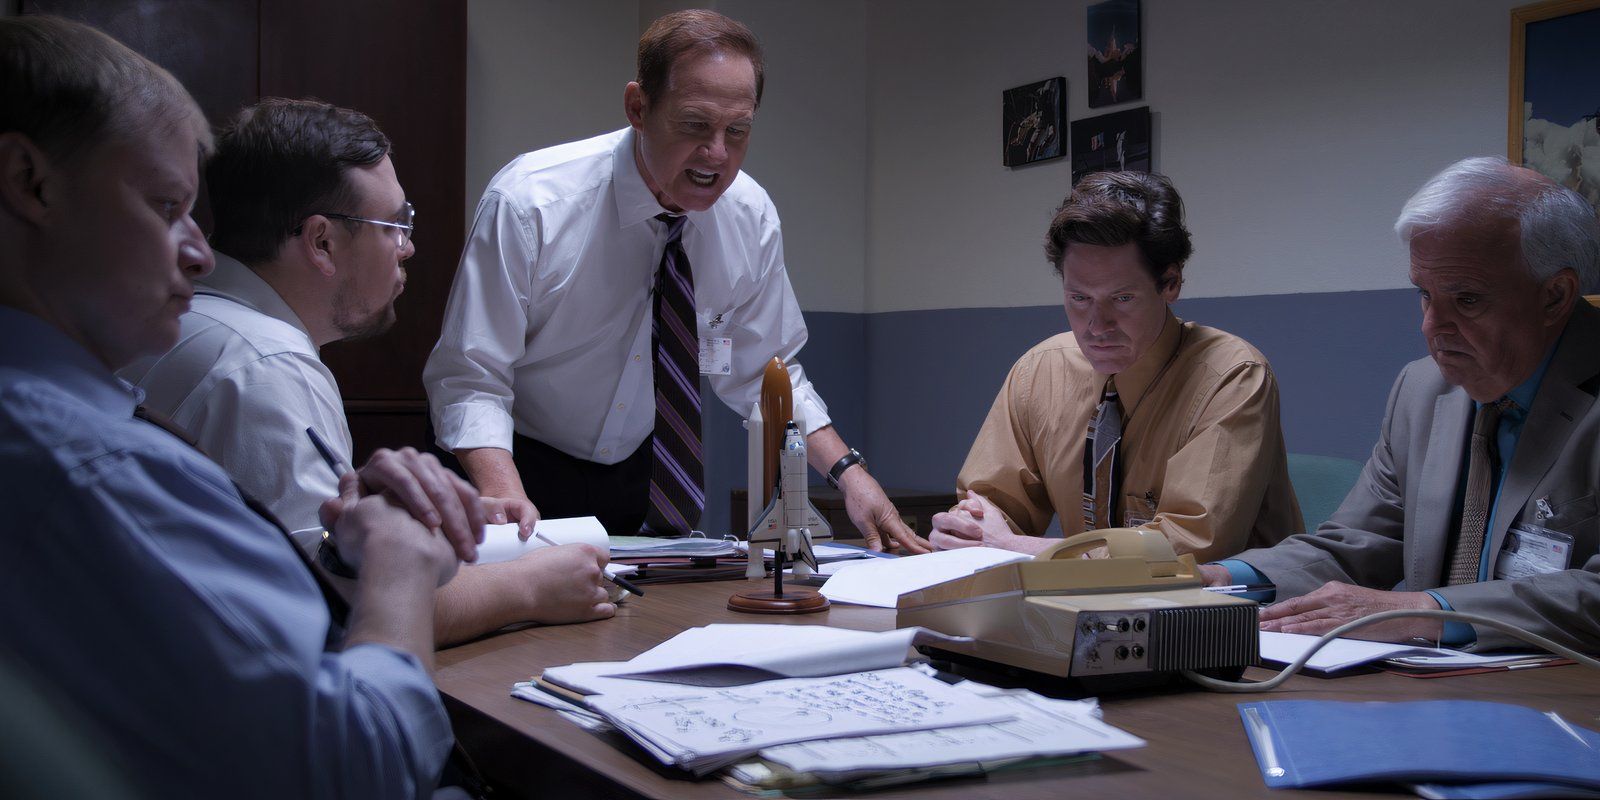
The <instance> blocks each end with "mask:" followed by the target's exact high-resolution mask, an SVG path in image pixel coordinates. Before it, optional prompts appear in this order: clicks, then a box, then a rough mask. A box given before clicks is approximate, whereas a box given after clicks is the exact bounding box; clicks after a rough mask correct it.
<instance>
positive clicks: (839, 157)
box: [467, 0, 1523, 312]
mask: <svg viewBox="0 0 1600 800" xmlns="http://www.w3.org/2000/svg"><path fill="white" fill-rule="evenodd" d="M1088 2H1089V0H1072V2H1060V0H993V1H992V2H985V3H976V2H953V1H952V2H930V1H929V0H871V1H870V2H868V1H867V0H815V1H814V2H808V3H789V2H779V0H718V2H711V3H702V5H710V6H712V7H715V8H717V9H718V10H720V11H722V12H724V13H727V14H729V15H730V16H733V17H735V18H737V19H740V20H742V21H744V22H745V23H746V24H748V25H750V26H751V28H752V29H753V30H754V31H755V32H756V34H757V35H758V36H760V37H761V39H762V41H763V43H764V45H765V46H766V49H767V56H768V62H769V63H768V82H767V94H766V98H765V101H764V103H763V105H762V108H761V111H760V114H759V115H758V119H757V126H756V134H755V139H754V140H753V143H752V147H751V152H750V156H749V158H748V159H747V160H746V163H745V166H746V169H747V171H749V172H750V173H751V174H752V175H754V176H755V177H756V178H757V179H758V180H759V181H761V183H762V184H763V185H764V186H766V187H767V189H768V190H769V191H770V192H771V194H772V196H773V198H774V200H775V201H776V202H777V204H778V208H779V211H780V212H781V213H782V215H783V220H784V234H785V243H786V248H787V255H788V262H789V265H790V274H791V279H792V281H793V283H794V286H795V291H796V294H797V295H798V296H799V298H800V302H801V305H802V307H804V308H806V309H807V310H819V311H847V312H863V311H865V312H880V311H900V310H916V309H936V308H964V307H985V306H1037V305H1047V304H1052V303H1054V302H1056V294H1057V293H1058V291H1059V289H1058V285H1057V283H1056V281H1055V278H1054V276H1053V275H1052V274H1051V272H1050V270H1049V267H1048V266H1047V265H1046V264H1045V263H1044V260H1043V256H1042V252H1041V249H1040V242H1041V240H1042V237H1043V234H1044V230H1045V227H1046V225H1047V224H1048V222H1049V218H1050V212H1051V211H1052V209H1053V208H1054V207H1055V205H1056V204H1057V203H1059V202H1060V200H1061V198H1062V196H1063V195H1065V194H1066V192H1067V190H1068V188H1069V182H1070V175H1071V169H1070V165H1069V163H1068V160H1067V159H1065V158H1063V159H1059V160H1056V161H1051V162H1044V163H1042V164H1035V165H1031V166H1028V167H1023V168H1018V169H1006V168H1005V167H1002V166H1001V165H1000V142H999V139H1000V118H999V117H1000V93H1001V91H1003V90H1004V89H1006V88H1009V87H1012V86H1017V85H1020V84H1024V83H1028V82H1031V81H1035V80H1040V79H1043V78H1047V77H1051V76H1055V75H1062V76H1065V77H1066V78H1067V97H1068V116H1069V118H1070V119H1081V118H1084V117H1087V116H1091V112H1090V110H1089V109H1088V107H1087V105H1086V103H1085V93H1084V91H1083V87H1082V82H1083V73H1084V65H1083V59H1084V55H1083V53H1084V38H1085V34H1084V9H1085V7H1086V6H1087V5H1088ZM1521 2H1523V0H1408V1H1407V2H1387V1H1385V0H1296V2H1282V1H1281V0H1215V1H1214V2H1205V3H1198V2H1193V1H1192V0H1145V2H1144V32H1143V44H1144V46H1145V48H1146V59H1147V60H1146V69H1145V74H1146V87H1145V98H1144V100H1143V101H1141V102H1143V103H1147V104H1149V105H1150V106H1151V108H1152V109H1153V111H1154V112H1155V139H1156V142H1155V166H1156V168H1157V169H1158V170H1160V171H1163V172H1166V173H1167V174H1168V175H1170V176H1171V177H1172V178H1173V180H1174V182H1176V184H1177V185H1178V188H1179V190H1180V191H1181V192H1182V193H1183V195H1184V197H1185V199H1186V201H1187V203H1188V208H1189V220H1190V227H1191V229H1192V230H1193V232H1194V234H1195V244H1196V254H1195V257H1194V259H1193V260H1192V261H1191V262H1190V269H1189V274H1188V284H1187V286H1186V290H1185V291H1186V293H1187V294H1188V296H1191V297H1207V296H1238V295H1257V294H1285V293H1297V292H1319V291H1354V290H1364V289H1389V288H1400V287H1404V286H1405V285H1407V284H1406V279H1405V275H1404V270H1403V266H1404V252H1403V250H1402V248H1401V247H1400V245H1399V244H1398V243H1397V242H1396V241H1395V240H1394V237H1393V235H1392V234H1391V233H1390V223H1391V221H1392V219H1393V216H1394V214H1395V213H1396V212H1397V211H1398V209H1399V207H1400V205H1401V203H1402V202H1403V201H1404V199H1405V198H1406V197H1407V196H1408V195H1409V194H1410V192H1411V191H1412V190H1413V189H1414V188H1415V187H1416V186H1417V185H1419V184H1420V183H1421V182H1422V181H1423V180H1424V179H1426V177H1427V176H1428V175H1430V174H1432V173H1433V172H1434V171H1436V170H1437V169H1439V168H1440V167H1442V166H1444V165H1445V164H1447V163H1449V162H1450V161H1453V160H1455V159H1457V158H1461V157H1464V156H1467V155H1474V154H1483V153H1498V152H1500V151H1501V149H1502V148H1503V147H1504V130H1505V114H1506V110H1505V93H1506V79H1507V67H1506V58H1507V39H1508V35H1509V14H1508V10H1509V9H1510V8H1512V7H1514V6H1516V5H1518V4H1519V3H1521ZM694 4H695V3H690V2H685V1H684V0H472V2H471V6H470V11H469V29H468V58H469V61H468V79H469V88H468V98H467V100H468V127H467V162H468V175H467V194H468V200H469V204H470V203H475V202H476V199H477V197H478V195H479V193H480V192H481V190H482V187H483V185H484V183H485V182H486V181H487V180H488V178H489V177H490V176H491V175H492V174H493V173H494V171H495V170H497V169H498V168H499V167H500V166H501V165H502V164H504V162H505V161H506V160H508V159H510V158H511V157H513V156H515V155H516V154H518V153H521V152H524V151H526V150H530V149H534V148H537V147H542V146H545V145H549V144H554V143H557V142H561V141H567V140H571V139H576V138H581V137H583V136H587V135H591V134H594V133H598V132H600V131H605V130H611V129H614V128H616V127H620V126H621V125H622V124H623V119H622V113H621V109H620V105H621V100H620V95H621V87H622V85H623V84H625V83H626V82H627V81H628V80H629V79H630V78H631V77H632V74H633V57H634V47H635V45H636V43H637V39H638V35H639V33H640V31H641V29H642V27H643V26H645V25H647V24H648V23H649V22H650V20H652V19H654V18H655V16H656V15H658V14H659V13H663V12H665V11H668V10H671V9H673V8H678V7H685V6H688V5H694ZM1134 105H1137V103H1135V104H1127V105H1122V106H1117V107H1114V108H1113V109H1111V110H1118V109H1122V108H1131V107H1133V106H1134ZM1104 110H1105V109H1096V110H1095V112H1094V113H1102V112H1103V111H1104ZM468 211H469V212H470V209H469V210H468Z"/></svg>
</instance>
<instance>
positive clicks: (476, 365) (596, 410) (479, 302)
mask: <svg viewBox="0 0 1600 800" xmlns="http://www.w3.org/2000/svg"><path fill="white" fill-rule="evenodd" d="M663 211H665V209H663V208H662V207H661V204H660V203H658V202H656V199H655V197H654V196H653V195H652V194H651V193H650V190H649V189H648V188H647V187H646V186H645V183H644V179H643V178H642V177H640V175H639V169H638V165H637V162H635V160H634V132H633V130H632V129H631V128H624V129H623V130H621V131H617V132H615V133H608V134H605V135H603V136H597V137H594V138H592V139H585V140H583V141H580V142H572V143H570V144H564V145H559V146H556V147H551V148H547V149H544V150H539V151H537V152H533V153H528V154H526V155H523V156H521V157H519V158H517V159H516V160H514V161H512V162H511V163H510V164H508V165H506V167H505V168H504V169H502V170H500V172H499V174H497V175H496V176H495V177H494V180H492V181H490V183H489V188H488V190H486V191H485V192H484V195H483V200H482V201H480V202H479V203H478V211H477V217H476V219H475V220H474V221H473V225H472V231H471V233H470V234H469V235H468V237H467V245H466V250H465V251H464V252H463V253H462V255H461V265H460V267H459V269H457V271H456V277H455V285H454V286H453V287H452V288H451V291H450V303H449V305H448V306H447V307H446V309H445V318H444V330H443V332H442V333H441V335H440V337H439V343H438V345H437V346H435V347H434V349H433V354H432V355H431V356H430V357H429V359H428V365H427V368H426V369H424V370H423V383H424V385H426V386H427V388H428V400H429V405H430V406H431V409H432V414H433V424H434V427H435V429H436V430H437V431H438V437H439V445H440V446H441V447H443V448H445V449H447V450H460V449H469V448H477V447H498V448H502V449H505V450H511V449H512V432H513V430H514V431H516V432H517V433H521V434H522V435H524V436H528V437H530V438H533V439H536V440H538V441H541V442H544V443H545V444H548V445H550V446H552V447H555V448H557V449H559V450H561V451H562V452H564V453H567V454H568V455H571V456H574V457H577V458H582V459H585V460H588V461H593V462H597V463H601V464H615V463H617V462H619V461H621V460H623V459H625V458H627V457H628V455H629V454H630V453H632V452H633V451H634V450H635V449H636V448H637V447H638V446H639V445H640V444H641V443H643V442H644V441H645V440H646V439H647V438H648V437H649V436H650V433H651V431H652V429H653V428H654V427H655V399H654V398H655V386H654V375H653V363H652V352H653V347H652V343H651V337H650V328H651V314H652V308H651V305H652V304H651V298H650V289H651V287H652V286H654V282H655V274H656V270H657V268H658V266H659V265H660V262H661V253H662V250H663V249H664V248H665V246H666V228H665V223H663V222H661V221H659V220H657V219H655V216H656V215H658V214H661V213H662V212H663ZM687 216H688V222H687V223H686V225H685V228H684V233H683V247H684V250H685V252H686V253H687V254H688V256H689V263H690V265H691V267H692V269H693V271H694V293H695V308H696V316H697V317H698V319H699V325H698V327H699V333H700V336H701V337H702V340H704V339H705V338H706V337H717V338H728V339H732V341H733V350H732V358H731V363H730V369H729V371H728V373H727V374H712V375H709V376H708V377H709V378H710V382H711V387H712V389H714V390H715V391H716V393H717V395H718V396H719V397H721V398H722V400H723V402H725V403H727V404H728V406H729V407H731V408H732V409H733V410H734V411H735V412H736V413H738V414H739V416H741V417H745V416H748V415H749V413H750V408H751V406H753V405H754V404H755V403H756V402H757V400H758V399H759V398H760V394H761V377H762V373H763V370H764V369H765V367H766V364H767V362H768V361H770V360H771V359H772V357H773V356H777V357H779V358H782V359H783V361H784V363H785V364H787V365H788V369H789V375H790V378H791V380H792V382H793V384H794V400H795V405H796V408H798V409H800V410H802V411H803V412H804V414H805V417H806V427H807V430H806V433H810V432H811V431H814V430H816V429H818V428H821V427H823V426H825V425H828V424H829V418H828V410H827V406H826V405H825V404H824V403H823V402H822V398H820V397H818V396H817V393H816V391H815V390H814V389H813V388H812V386H811V382H810V380H808V379H807V378H806V375H805V372H804V370H802V369H801V367H800V364H799V363H798V362H797V361H796V360H795V354H796V353H798V352H799V351H800V347H801V346H802V345H804V344H805V341H806V327H805V320H804V319H802V318H801V316H800V305H799V303H797V302H796V301H795V298H794V290H793V289H792V288H790V286H789V277H788V273H787V272H786V271H785V269H784V264H783V237H782V233H781V231H780V229H779V224H778V212H777V209H776V208H774V207H773V205H772V201H771V199H770V198H768V197H767V193H766V191H765V190H763V189H762V188H761V187H760V186H759V185H757V184H756V182H755V180H754V179H752V178H750V176H748V175H745V174H743V173H740V174H739V175H738V177H736V178H735V179H734V181H733V184H732V185H731V186H729V187H728V190H727V191H726V192H724V193H723V195H722V197H721V198H720V199H718V200H717V202H716V204H715V205H713V206H712V207H711V208H710V209H708V210H706V211H703V212H689V214H688V215H687Z"/></svg>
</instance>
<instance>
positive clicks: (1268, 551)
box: [1236, 300, 1600, 652]
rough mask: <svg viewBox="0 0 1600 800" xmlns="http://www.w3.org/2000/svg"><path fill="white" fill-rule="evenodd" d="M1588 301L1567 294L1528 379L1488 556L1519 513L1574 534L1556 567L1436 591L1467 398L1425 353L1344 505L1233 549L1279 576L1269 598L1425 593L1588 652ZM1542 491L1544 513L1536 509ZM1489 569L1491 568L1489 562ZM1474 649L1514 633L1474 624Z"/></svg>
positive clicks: (1596, 412)
mask: <svg viewBox="0 0 1600 800" xmlns="http://www.w3.org/2000/svg"><path fill="white" fill-rule="evenodd" d="M1597 391H1600V309H1595V308H1592V307H1590V306H1589V305H1588V304H1587V303H1584V302H1582V301H1581V300H1580V301H1579V308H1578V309H1577V311H1576V312H1575V313H1574V314H1573V315H1572V318H1571V319H1570V320H1569V321H1568V322H1567V327H1566V331H1565V332H1564V333H1563V334H1562V337H1561V340H1560V343H1559V344H1558V345H1557V347H1556V353H1555V356H1554V358H1552V359H1551V361H1550V366H1549V368H1548V369H1547V371H1546V372H1545V375H1544V380H1543V381H1542V382H1541V383H1540V384H1539V391H1538V394H1537V395H1535V397H1534V401H1533V407H1532V408H1531V409H1529V410H1528V418H1527V421H1526V422H1525V423H1524V425H1523V429H1522V434H1521V436H1520V437H1519V438H1518V440H1517V447H1516V450H1515V451H1514V453H1513V454H1512V461H1511V464H1510V468H1509V469H1508V470H1507V471H1506V473H1505V480H1504V482H1503V485H1502V486H1501V488H1500V495H1499V502H1498V504H1497V505H1496V513H1495V515H1494V528H1493V530H1491V531H1490V532H1489V535H1490V536H1491V537H1492V540H1491V545H1490V547H1489V553H1491V554H1492V556H1491V557H1492V558H1495V559H1498V558H1499V557H1500V555H1501V552H1500V551H1501V546H1502V545H1503V544H1504V543H1505V540H1506V532H1507V531H1508V530H1509V529H1510V528H1511V527H1512V526H1513V525H1515V524H1520V523H1532V524H1539V525H1543V526H1544V527H1546V528H1549V529H1551V530H1559V531H1565V532H1567V533H1570V534H1571V535H1572V537H1573V545H1572V552H1571V559H1570V560H1569V562H1568V564H1567V566H1568V567H1569V568H1568V569H1566V570H1564V571H1559V572H1552V573H1546V574H1543V575H1537V576H1532V577H1527V578H1521V579H1517V580H1489V581H1485V582H1482V583H1474V584H1467V585H1463V586H1451V587H1441V584H1442V582H1443V581H1444V578H1445V575H1444V573H1445V568H1446V566H1447V565H1446V564H1445V558H1446V553H1447V552H1448V549H1449V543H1450V540H1451V539H1452V538H1453V537H1454V536H1455V535H1456V530H1457V525H1456V524H1457V521H1456V520H1455V519H1453V518H1452V513H1453V511H1454V506H1455V499H1456V490H1457V486H1458V483H1459V480H1460V477H1461V470H1462V469H1463V464H1464V463H1465V460H1466V458H1467V439H1468V436H1467V432H1468V428H1469V427H1470V426H1471V424H1472V415H1473V407H1472V400H1471V398H1469V397H1467V394H1466V392H1465V391H1463V390H1462V389H1460V388H1459V387H1454V386H1451V385H1449V384H1448V383H1445V381H1444V378H1443V376H1441V375H1440V373H1439V369H1438V367H1437V366H1436V365H1435V364H1434V362H1433V359H1431V358H1425V359H1422V360H1420V361H1415V362H1412V363H1411V364H1409V365H1407V366H1406V368H1405V369H1404V370H1402V371H1401V373H1400V377H1399V379H1398V380H1396V381H1395V384H1394V389H1393V390H1392V391H1391V392H1390V394H1389V408H1388V412H1387V414H1386V415H1385V417H1384V420H1383V430H1382V431H1381V432H1380V433H1379V437H1378V444H1377V445H1376V446H1375V447H1373V448H1372V457H1371V458H1370V459H1368V460H1367V464H1366V467H1365V468H1364V469H1363V470H1362V472H1361V478H1360V479H1359V480H1358V481H1357V482H1356V486H1355V488H1354V489H1352V490H1351V491H1350V495H1349V496H1348V497H1346V498H1345V501H1344V504H1343V505H1341V506H1340V507H1339V510H1338V511H1337V512H1335V513H1334V515H1333V517H1332V518H1330V519H1329V520H1328V521H1327V522H1325V523H1323V524H1322V526H1321V527H1319V528H1318V529H1317V531H1316V532H1315V533H1310V534H1300V535H1297V536H1292V537H1290V538H1288V539H1285V540H1284V541H1282V542H1280V543H1278V544H1277V545H1276V546H1274V547H1270V548H1259V549H1256V550H1248V551H1246V552H1244V553H1241V554H1239V555H1238V556H1236V558H1238V559H1239V560H1241V561H1244V562H1246V563H1248V564H1250V565H1251V566H1253V567H1255V568H1256V569H1258V570H1260V571H1261V572H1263V573H1265V574H1266V575H1267V577H1268V578H1270V579H1271V580H1272V582H1273V583H1275V584H1277V586H1278V599H1280V600H1281V599H1285V598H1288V597H1295V596H1298V595H1302V594H1306V593H1307V592H1310V591H1312V590H1314V589H1316V588H1317V587H1319V586H1321V585H1322V584H1324V583H1326V582H1327V581H1343V582H1345V583H1353V584H1357V585H1360V586H1366V587H1370V588H1375V589H1396V588H1399V589H1404V590H1409V591H1420V590H1422V589H1432V590H1435V591H1436V592H1438V594H1439V595H1440V596H1441V597H1443V598H1444V599H1445V600H1446V601H1448V602H1449V603H1450V605H1451V606H1453V607H1454V608H1455V609H1456V610H1457V611H1465V612H1469V613H1474V614H1482V615H1484V616H1489V617H1493V618H1495V619H1499V620H1504V621H1506V622H1510V623H1512V624H1515V625H1519V626H1521V627H1523V628H1527V629H1528V630H1531V631H1534V632H1535V633H1539V634H1542V635H1544V636H1548V637H1550V638H1551V639H1554V640H1556V641H1558V642H1562V643H1564V644H1567V645H1569V646H1572V647H1576V648H1579V649H1582V650H1586V651H1591V652H1595V651H1600V518H1597V517H1596V492H1597V491H1600V403H1596V402H1595V395H1596V392H1597ZM1540 500H1544V501H1546V502H1547V503H1548V505H1549V507H1550V510H1551V511H1552V513H1551V514H1550V516H1549V517H1547V518H1542V519H1541V518H1539V507H1538V503H1539V501H1540ZM1488 574H1489V575H1491V576H1492V575H1494V565H1493V564H1491V565H1490V566H1489V571H1488ZM1477 635H1478V644H1477V646H1478V647H1479V648H1480V649H1493V648H1502V647H1514V646H1517V645H1518V644H1520V642H1519V640H1517V639H1514V638H1512V637H1509V636H1506V635H1505V634H1502V633H1499V632H1498V631H1493V630H1489V629H1486V628H1478V629H1477Z"/></svg>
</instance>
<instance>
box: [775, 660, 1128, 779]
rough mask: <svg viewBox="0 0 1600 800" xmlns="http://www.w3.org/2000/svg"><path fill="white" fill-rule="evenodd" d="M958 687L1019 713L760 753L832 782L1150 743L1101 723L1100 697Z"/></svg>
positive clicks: (969, 685)
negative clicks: (953, 725)
mask: <svg viewBox="0 0 1600 800" xmlns="http://www.w3.org/2000/svg"><path fill="white" fill-rule="evenodd" d="M958 687H959V688H963V689H967V690H968V691H972V692H973V693H975V694H979V695H981V696H987V697H989V698H990V699H991V701H992V702H994V703H996V704H997V705H999V706H1001V707H1003V708H1005V709H1006V710H1008V711H1010V712H1011V713H1012V714H1013V715H1014V716H1013V718H1012V719H1009V720H1006V721H1004V722H993V723H989V724H987V725H967V726H963V727H958V728H940V729H936V730H927V731H914V732H910V733H891V734H885V735H880V736H866V737H857V738H851V739H825V740H821V741H814V742H802V743H799V744H786V745H780V746H777V747H769V748H766V749H765V750H762V751H761V757H762V758H765V759H767V760H768V761H772V762H775V763H777V764H780V765H782V766H784V767H787V768H788V769H791V770H793V771H795V772H807V773H811V774H813V775H815V776H817V777H818V778H820V779H821V780H822V781H823V782H825V783H845V782H849V781H853V780H860V779H862V778H865V777H867V776H869V775H875V774H878V773H882V772H885V771H893V770H933V769H940V768H949V767H954V766H958V765H959V766H964V767H970V768H972V769H964V770H962V771H974V770H975V769H976V768H978V767H983V768H988V769H992V768H993V767H995V766H998V765H1000V764H1004V763H1009V762H1014V761H1020V760H1024V759H1034V758H1041V757H1048V756H1062V755H1071V754H1075V753H1083V752H1104V751H1107V750H1124V749H1128V748H1134V747H1143V746H1144V744H1145V743H1144V740H1142V739H1140V738H1138V737H1136V736H1133V735H1131V734H1129V733H1126V732H1124V731H1121V730H1118V729H1117V728H1113V727H1111V726H1110V725H1107V724H1105V723H1104V722H1102V721H1101V720H1100V708H1099V704H1098V703H1096V702H1095V701H1094V700H1055V699H1051V698H1048V697H1044V696H1042V695H1038V694H1035V693H1033V692H1029V691H1025V690H1000V689H994V688H993V687H988V686H983V685H981V684H975V683H973V682H971V681H966V682H964V683H961V684H958Z"/></svg>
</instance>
